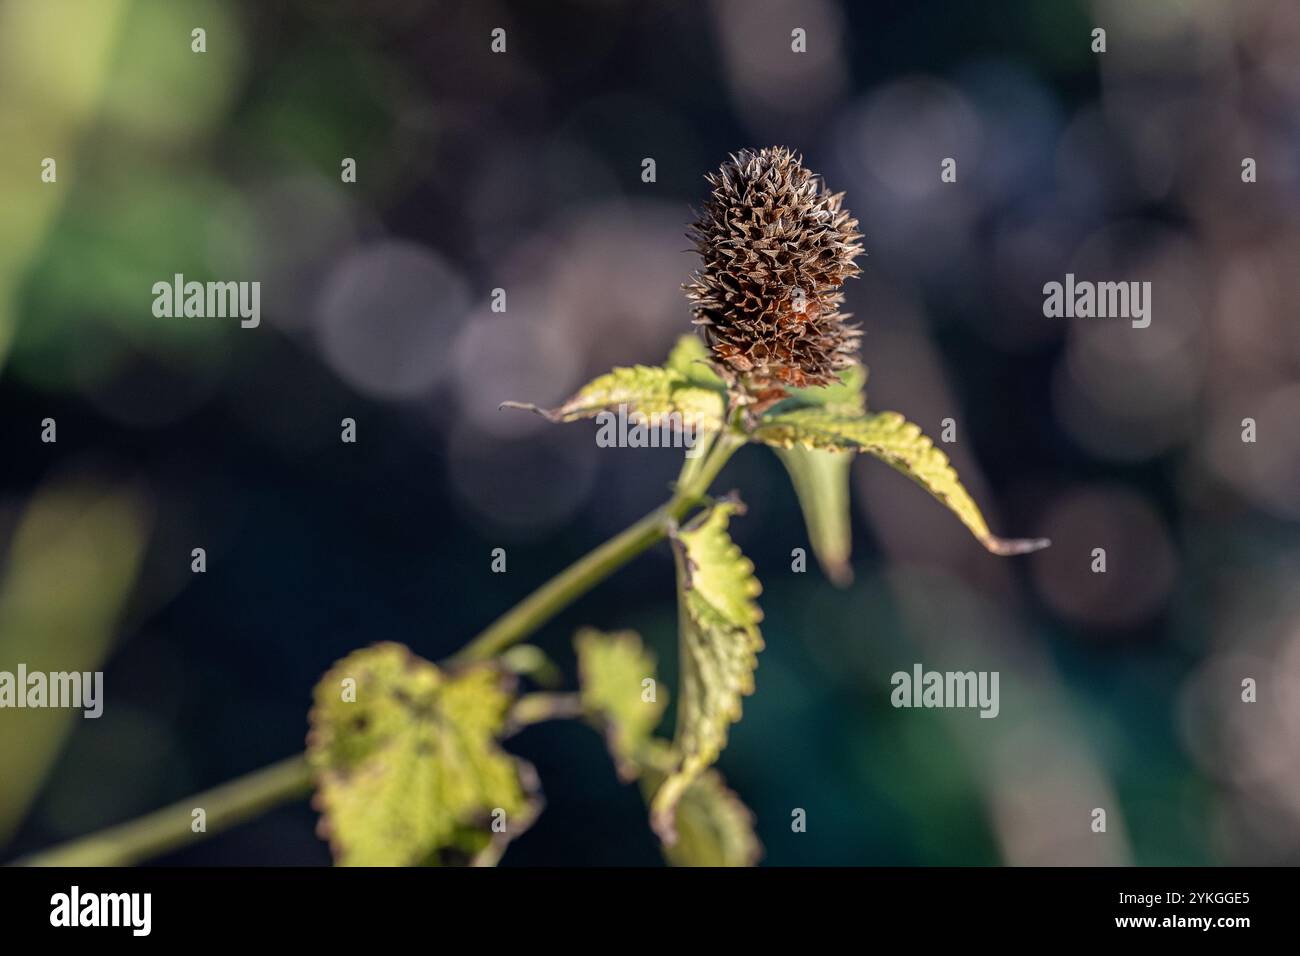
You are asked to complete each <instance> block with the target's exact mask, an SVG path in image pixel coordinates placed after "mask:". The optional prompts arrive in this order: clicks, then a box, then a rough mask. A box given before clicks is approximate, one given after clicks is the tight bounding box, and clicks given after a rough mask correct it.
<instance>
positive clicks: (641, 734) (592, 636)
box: [573, 628, 668, 780]
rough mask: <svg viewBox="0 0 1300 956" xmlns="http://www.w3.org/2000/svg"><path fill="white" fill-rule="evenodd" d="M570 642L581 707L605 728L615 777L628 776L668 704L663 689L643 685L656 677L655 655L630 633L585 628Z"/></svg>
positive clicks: (632, 774)
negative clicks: (579, 683)
mask: <svg viewBox="0 0 1300 956" xmlns="http://www.w3.org/2000/svg"><path fill="white" fill-rule="evenodd" d="M573 643H574V646H575V647H576V648H577V652H578V674H579V677H580V679H581V682H582V707H583V711H584V712H585V713H586V714H588V715H589V716H590V717H591V718H593V719H594V720H596V721H597V722H598V723H599V724H600V725H601V726H603V727H604V729H605V740H606V743H607V744H608V745H609V752H610V754H611V756H613V758H614V763H615V765H616V766H617V767H618V773H619V776H620V777H621V778H623V779H624V780H632V779H634V778H635V777H636V776H637V774H638V773H639V771H640V761H641V757H642V752H643V751H644V750H645V748H646V746H647V744H648V742H649V740H650V735H651V734H652V733H653V732H654V729H655V728H656V727H657V726H659V721H660V719H661V718H662V717H663V714H664V708H665V707H666V706H667V704H668V694H667V690H666V689H664V688H661V687H659V686H657V685H655V684H652V685H651V687H649V688H647V687H646V686H645V684H644V682H645V681H646V679H649V680H651V681H654V680H655V659H654V655H653V654H651V653H650V652H649V651H647V650H646V649H645V648H644V647H643V646H642V644H641V638H640V637H639V636H638V635H637V634H636V632H634V631H618V632H616V633H613V634H604V633H602V632H600V631H597V630H594V629H592V628H586V629H584V630H582V631H579V632H578V634H577V635H576V636H575V637H574V639H573ZM647 691H649V693H647ZM647 698H648V699H647Z"/></svg>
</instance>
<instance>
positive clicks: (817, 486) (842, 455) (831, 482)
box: [776, 446, 853, 587]
mask: <svg viewBox="0 0 1300 956" xmlns="http://www.w3.org/2000/svg"><path fill="white" fill-rule="evenodd" d="M776 454H777V457H778V458H780V459H781V464H783V465H785V470H786V471H787V472H788V473H789V475H790V482H791V484H793V485H794V491H795V495H796V496H797V497H798V499H799V507H800V509H801V510H802V511H803V520H804V525H805V526H806V527H807V529H808V540H809V541H810V542H812V548H813V553H814V554H815V555H817V562H818V563H819V564H820V565H821V567H822V571H824V572H825V574H826V577H828V578H829V579H830V580H831V582H832V583H834V584H836V585H838V586H840V587H845V586H847V585H849V584H851V583H852V582H853V568H852V567H851V566H850V565H849V554H850V552H851V550H852V545H853V525H852V517H851V515H850V512H849V469H850V467H851V466H852V465H853V456H852V455H851V454H849V453H848V452H842V451H824V450H822V449H818V448H803V447H800V446H796V447H794V448H777V449H776Z"/></svg>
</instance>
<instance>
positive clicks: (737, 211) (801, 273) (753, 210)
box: [682, 146, 862, 395]
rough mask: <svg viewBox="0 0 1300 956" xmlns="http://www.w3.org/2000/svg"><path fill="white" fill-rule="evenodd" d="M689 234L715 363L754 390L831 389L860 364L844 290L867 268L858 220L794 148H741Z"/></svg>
mask: <svg viewBox="0 0 1300 956" xmlns="http://www.w3.org/2000/svg"><path fill="white" fill-rule="evenodd" d="M705 178H706V179H707V180H708V182H709V185H711V186H712V187H713V190H712V193H711V194H710V196H709V199H708V201H707V202H706V203H705V204H704V209H703V212H702V213H701V214H700V216H699V218H698V219H697V220H696V221H695V223H694V224H693V225H692V226H691V229H690V231H689V232H688V233H687V235H688V236H689V238H691V239H692V240H693V241H694V242H695V248H696V250H697V251H698V252H699V254H700V258H701V259H702V260H703V264H702V266H701V268H700V269H698V270H697V271H696V272H695V273H694V274H693V276H692V279H691V281H690V282H688V283H687V284H686V285H684V286H683V287H682V288H683V289H684V290H685V292H686V295H687V298H689V299H690V300H691V308H692V311H693V312H694V313H695V320H694V321H695V324H696V325H698V326H700V327H701V330H702V331H703V334H704V340H705V342H706V343H707V344H708V346H709V347H710V348H711V349H712V350H713V354H714V356H715V357H716V358H717V359H718V361H719V363H720V364H722V365H723V367H724V368H725V369H726V370H727V371H729V372H730V373H731V375H732V377H733V378H734V379H738V380H740V381H741V382H743V383H744V384H745V386H746V387H747V388H748V389H749V390H750V391H751V392H759V393H766V394H768V395H770V394H771V393H772V391H773V389H776V390H778V391H780V390H781V389H783V388H784V387H785V386H794V387H805V386H810V385H826V384H829V383H830V382H832V381H834V380H835V377H836V373H837V372H838V371H839V370H840V369H843V368H846V367H847V366H849V365H853V364H855V363H856V362H857V361H858V355H857V352H858V339H859V338H860V337H861V335H862V333H861V331H860V330H859V329H858V328H857V327H856V326H853V325H849V324H848V323H847V322H846V320H847V319H849V318H850V316H849V315H847V314H845V313H841V312H840V311H839V307H840V306H841V305H843V303H844V296H843V295H842V294H841V293H840V291H839V289H840V286H841V285H842V284H843V283H844V280H845V279H847V278H849V277H850V276H855V275H858V274H859V272H861V270H860V269H859V268H858V267H857V266H856V265H855V264H854V261H853V260H854V259H855V258H856V257H857V256H858V254H859V253H860V252H862V246H861V245H859V244H858V242H857V240H858V239H861V238H862V234H861V233H859V232H857V226H858V221H857V220H856V219H854V218H852V217H851V215H850V214H849V212H848V210H846V209H843V208H842V206H841V204H842V202H843V198H844V194H843V193H830V192H828V191H827V189H826V186H825V183H823V182H822V179H821V177H820V176H817V175H815V174H814V173H812V172H810V171H809V170H807V169H806V168H804V166H803V163H802V161H801V160H800V158H799V157H797V156H795V155H794V154H793V153H791V152H790V151H789V150H788V149H785V148H784V147H779V146H773V147H770V148H766V149H760V150H757V151H755V150H742V151H741V152H739V153H737V154H734V155H733V156H732V157H731V159H730V160H729V161H728V162H726V163H723V164H722V167H721V168H720V169H719V170H718V171H717V172H716V173H712V174H710V175H709V176H707V177H705Z"/></svg>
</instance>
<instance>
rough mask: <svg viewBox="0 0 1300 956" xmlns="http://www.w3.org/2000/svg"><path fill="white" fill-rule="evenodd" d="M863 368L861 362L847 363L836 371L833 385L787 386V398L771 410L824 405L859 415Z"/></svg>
mask: <svg viewBox="0 0 1300 956" xmlns="http://www.w3.org/2000/svg"><path fill="white" fill-rule="evenodd" d="M866 384H867V370H866V368H865V367H863V366H861V365H850V366H849V367H848V368H846V369H845V370H844V371H842V372H840V380H839V381H838V382H837V383H835V384H834V385H823V386H820V387H817V388H792V389H789V392H790V398H789V399H786V400H783V401H782V402H781V403H780V404H778V405H775V406H773V408H772V411H773V412H781V411H783V410H785V411H792V410H794V409H795V408H807V407H818V408H827V409H830V410H832V411H834V412H837V413H839V414H841V415H861V414H862V413H863V412H865V411H866V409H867V396H866V392H865V391H864V389H865V387H866Z"/></svg>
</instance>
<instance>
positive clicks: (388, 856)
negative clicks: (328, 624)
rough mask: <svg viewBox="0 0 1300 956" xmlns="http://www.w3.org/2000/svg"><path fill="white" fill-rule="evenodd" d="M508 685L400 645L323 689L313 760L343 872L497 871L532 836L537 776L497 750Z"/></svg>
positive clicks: (329, 679) (349, 664)
mask: <svg viewBox="0 0 1300 956" xmlns="http://www.w3.org/2000/svg"><path fill="white" fill-rule="evenodd" d="M509 684H510V678H509V676H508V675H505V674H503V673H502V672H501V671H500V670H498V669H497V668H496V667H494V666H492V665H490V664H484V665H475V666H473V667H470V668H467V669H465V670H463V671H460V672H457V673H450V672H444V671H442V670H440V669H439V668H437V667H435V666H434V665H433V664H431V663H429V662H428V661H426V660H422V659H421V658H418V657H416V656H414V655H413V654H411V652H410V651H409V650H408V649H407V648H405V647H403V646H402V645H400V644H393V643H383V644H376V645H374V646H373V647H370V648H366V649H365V650H360V651H356V652H355V653H353V654H350V655H349V656H348V657H345V658H344V659H343V660H341V661H339V662H338V663H337V664H335V665H334V667H333V668H332V669H331V670H330V671H329V672H328V673H326V674H325V676H324V677H322V678H321V680H320V683H318V684H317V685H316V690H315V694H314V702H315V703H314V706H313V707H312V710H311V714H310V722H311V732H310V734H309V735H308V740H307V758H308V761H309V763H310V765H311V767H312V769H313V771H314V772H315V775H316V780H317V793H316V806H317V808H318V809H319V810H320V811H321V812H322V814H323V817H322V820H321V829H322V833H323V835H326V836H328V838H329V841H330V846H331V848H332V850H333V852H334V858H335V862H337V863H338V864H339V865H343V866H413V865H418V864H428V863H446V862H466V861H468V862H480V863H482V862H494V861H495V858H496V857H498V856H499V855H500V853H501V851H502V850H503V849H504V844H505V843H506V842H507V841H508V840H510V839H513V838H514V837H516V836H518V835H519V834H520V833H522V832H523V831H524V830H525V829H527V827H528V826H529V824H531V823H532V821H533V819H534V818H535V817H536V815H537V812H538V809H539V807H540V800H539V799H538V798H537V797H536V794H535V791H536V781H535V775H534V774H533V771H532V768H531V767H530V766H529V765H527V764H525V763H523V762H522V761H518V760H516V759H515V758H513V757H511V756H510V755H509V754H507V753H506V752H505V751H504V750H502V749H501V748H500V747H499V746H498V745H497V742H496V738H497V736H498V735H499V733H500V731H501V729H502V726H503V724H504V721H505V717H506V712H507V709H508V708H509V706H510V702H511V693H510V687H509ZM502 814H504V815H502ZM502 822H503V823H504V832H497V828H496V827H494V826H493V824H494V823H498V824H499V823H502Z"/></svg>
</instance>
